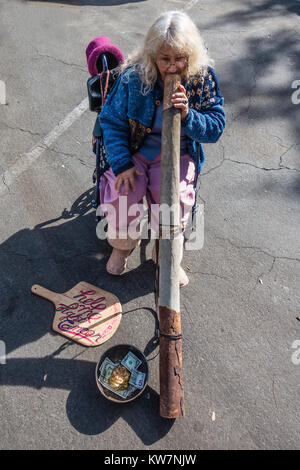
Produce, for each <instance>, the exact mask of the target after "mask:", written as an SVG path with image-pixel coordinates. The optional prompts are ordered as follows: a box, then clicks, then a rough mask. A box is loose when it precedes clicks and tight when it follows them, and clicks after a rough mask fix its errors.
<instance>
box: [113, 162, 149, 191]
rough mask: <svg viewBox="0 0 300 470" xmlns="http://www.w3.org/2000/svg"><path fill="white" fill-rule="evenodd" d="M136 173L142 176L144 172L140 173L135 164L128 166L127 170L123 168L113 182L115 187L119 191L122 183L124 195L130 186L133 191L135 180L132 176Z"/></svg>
mask: <svg viewBox="0 0 300 470" xmlns="http://www.w3.org/2000/svg"><path fill="white" fill-rule="evenodd" d="M135 174H137V175H138V176H143V175H144V173H141V172H140V171H139V170H138V169H137V168H136V167H135V166H134V167H132V168H129V170H125V171H123V172H122V173H120V174H119V175H118V176H117V178H116V182H115V189H116V190H117V191H118V193H119V192H120V189H121V186H122V184H124V193H125V196H128V193H129V190H130V188H132V190H133V191H135V181H134V176H135Z"/></svg>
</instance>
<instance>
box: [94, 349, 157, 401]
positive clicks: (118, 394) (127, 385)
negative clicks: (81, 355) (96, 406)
mask: <svg viewBox="0 0 300 470" xmlns="http://www.w3.org/2000/svg"><path fill="white" fill-rule="evenodd" d="M148 374H149V369H148V363H147V359H146V357H145V356H144V354H143V353H142V352H141V351H140V350H139V349H138V348H136V347H135V346H132V345H130V344H118V345H116V346H112V347H111V348H109V349H107V350H106V351H105V352H104V353H103V354H102V356H101V357H100V359H99V361H98V363H97V365H96V371H95V375H96V384H97V387H98V388H99V390H100V392H101V393H102V395H103V396H104V397H105V398H107V399H108V400H110V401H113V402H115V403H128V402H130V401H132V400H135V399H136V398H137V397H138V396H140V395H141V394H142V393H143V392H144V390H145V388H146V386H147V382H148Z"/></svg>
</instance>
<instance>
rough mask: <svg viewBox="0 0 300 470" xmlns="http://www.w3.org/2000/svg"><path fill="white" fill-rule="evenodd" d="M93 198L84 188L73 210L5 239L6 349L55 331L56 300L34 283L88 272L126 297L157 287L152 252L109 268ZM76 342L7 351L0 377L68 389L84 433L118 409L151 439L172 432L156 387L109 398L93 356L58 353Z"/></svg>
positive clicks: (100, 427) (65, 286)
mask: <svg viewBox="0 0 300 470" xmlns="http://www.w3.org/2000/svg"><path fill="white" fill-rule="evenodd" d="M92 198H93V190H89V191H87V192H85V193H84V194H82V195H81V196H80V198H78V199H77V200H76V201H75V203H74V204H73V206H72V208H71V209H70V210H69V211H67V210H64V211H63V213H62V215H61V216H59V217H57V218H56V219H52V220H48V221H47V222H44V223H41V224H39V225H37V226H35V227H34V228H33V229H32V230H31V229H29V228H26V229H23V230H20V231H19V232H17V233H15V234H14V235H13V236H11V237H10V238H9V239H8V240H6V241H5V242H4V243H2V245H1V246H0V263H1V268H2V275H1V279H0V288H1V293H2V301H1V317H0V338H1V340H2V341H4V342H5V346H6V353H7V355H9V353H11V352H12V351H15V350H17V349H18V348H20V347H22V346H23V345H26V344H29V343H33V342H35V341H37V340H38V339H40V338H41V337H43V336H44V335H46V334H49V333H52V334H55V335H56V333H54V332H53V331H52V322H53V317H54V306H53V305H52V303H51V302H48V301H47V300H44V299H41V298H38V297H36V296H35V295H34V294H32V293H31V291H30V289H31V286H32V285H33V284H36V283H37V284H40V285H42V286H44V287H47V288H48V289H50V290H53V291H56V292H65V291H67V290H69V289H70V288H71V287H72V286H74V285H75V284H76V283H77V282H79V281H81V280H85V281H87V282H89V283H91V284H94V285H98V286H101V287H102V288H103V289H105V290H108V291H111V292H113V293H116V294H117V296H118V298H119V299H120V301H121V303H122V304H126V303H127V302H129V301H130V300H132V299H137V298H138V297H139V296H145V295H147V294H149V293H153V290H154V273H155V268H154V263H153V262H152V260H151V261H148V262H146V263H144V264H142V265H141V266H139V267H138V268H137V269H136V270H133V271H131V272H129V273H128V274H127V275H125V276H122V278H112V276H110V275H109V274H107V272H106V269H105V265H106V262H107V257H108V255H109V253H110V251H111V249H110V248H109V246H108V244H107V243H106V241H100V240H99V239H98V238H97V237H96V232H95V230H96V221H95V212H94V210H93V211H92V212H91V209H92ZM144 248H145V246H143V247H142V249H141V251H140V253H139V254H140V257H141V261H143V260H144V259H145V253H144V252H143V249H144ZM138 250H139V249H138ZM153 304H154V297H153ZM143 308H144V307H143ZM144 309H145V310H149V312H150V314H151V315H152V316H153V317H154V318H155V321H156V322H157V318H156V313H155V311H154V310H153V309H152V308H149V307H147V306H145V308H144ZM123 310H124V309H123ZM132 311H135V310H128V311H127V312H126V310H125V311H124V315H126V314H127V313H130V312H132ZM154 323H155V322H154ZM154 323H153V324H154ZM155 327H157V325H156V324H155ZM153 330H154V336H153V338H151V339H149V340H148V344H147V345H146V348H145V350H144V353H145V354H146V356H149V354H150V353H151V352H153V351H154V349H155V348H157V346H158V343H157V338H156V337H155V328H153ZM151 333H152V332H151ZM71 344H74V343H73V342H72V341H69V340H67V341H66V342H65V343H64V344H62V345H61V346H60V347H59V348H58V350H57V351H55V352H54V353H52V354H50V355H49V356H46V357H34V358H20V359H19V358H10V359H7V361H6V364H5V366H2V367H0V382H1V385H2V386H3V385H6V386H7V385H8V386H27V387H32V388H34V389H41V388H42V387H47V388H48V387H50V388H55V389H61V388H63V389H67V390H70V395H69V398H68V400H67V405H66V410H67V415H68V417H69V419H70V422H71V424H72V425H73V426H74V427H75V428H76V429H78V430H79V431H80V432H82V433H85V434H97V433H101V432H103V431H104V430H106V429H107V428H109V427H110V426H111V425H112V424H113V423H114V422H115V421H116V420H117V419H118V418H119V417H122V418H124V419H125V420H126V421H127V422H128V423H129V424H130V425H131V426H132V428H133V429H134V430H135V432H136V433H137V435H138V436H139V437H140V438H141V440H142V441H143V442H144V443H145V444H147V445H150V444H151V443H153V442H155V440H157V439H160V438H161V437H162V436H163V435H164V434H165V433H166V432H168V430H169V429H170V427H171V425H172V422H169V421H168V422H167V423H166V422H165V420H163V419H161V418H160V417H159V412H158V408H157V407H158V395H157V393H156V392H155V391H154V390H152V389H151V388H150V387H149V386H148V388H147V389H146V391H145V392H144V394H143V395H142V396H141V397H140V398H138V399H137V400H135V401H134V402H133V403H132V404H131V403H130V404H126V408H125V407H124V408H123V407H122V406H120V405H118V404H114V403H113V404H112V403H110V402H109V401H107V400H105V399H104V398H103V397H102V396H100V392H99V390H98V389H97V386H96V383H95V370H94V368H95V363H93V362H89V361H84V360H80V359H77V358H76V357H75V358H72V359H60V358H59V357H58V356H59V355H60V353H61V352H62V351H63V349H65V348H66V347H68V346H70V345H71ZM147 397H150V398H148V399H147ZM79 404H80V405H79Z"/></svg>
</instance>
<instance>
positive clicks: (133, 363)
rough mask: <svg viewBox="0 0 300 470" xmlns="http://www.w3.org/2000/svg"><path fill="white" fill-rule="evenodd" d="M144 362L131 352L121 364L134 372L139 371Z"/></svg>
mask: <svg viewBox="0 0 300 470" xmlns="http://www.w3.org/2000/svg"><path fill="white" fill-rule="evenodd" d="M141 363H142V361H141V360H140V359H139V358H138V357H136V356H135V355H134V354H133V353H132V352H131V351H129V352H128V353H127V354H126V356H125V357H124V358H123V359H122V361H121V364H122V365H123V366H124V367H126V369H128V370H129V372H132V371H133V370H134V369H137V368H138V367H139V366H140V365H141Z"/></svg>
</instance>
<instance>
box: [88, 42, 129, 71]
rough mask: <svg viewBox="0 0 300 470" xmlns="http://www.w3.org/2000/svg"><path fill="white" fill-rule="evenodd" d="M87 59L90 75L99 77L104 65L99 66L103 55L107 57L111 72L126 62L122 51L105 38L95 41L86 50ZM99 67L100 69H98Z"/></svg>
mask: <svg viewBox="0 0 300 470" xmlns="http://www.w3.org/2000/svg"><path fill="white" fill-rule="evenodd" d="M85 52H86V58H87V64H88V69H89V73H90V75H92V76H93V75H97V74H98V73H99V72H101V69H102V64H101V62H100V64H97V61H98V58H99V56H100V55H101V54H103V53H104V54H105V55H106V59H107V64H108V68H109V70H111V69H114V68H115V67H117V66H118V65H119V64H120V63H122V62H124V56H123V54H122V52H121V51H120V49H119V48H118V47H116V46H114V44H112V43H111V42H110V40H109V39H108V38H107V37H105V36H99V37H98V38H95V39H93V40H92V41H91V42H90V43H89V45H88V46H87V48H86V51H85ZM97 65H98V67H97Z"/></svg>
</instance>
